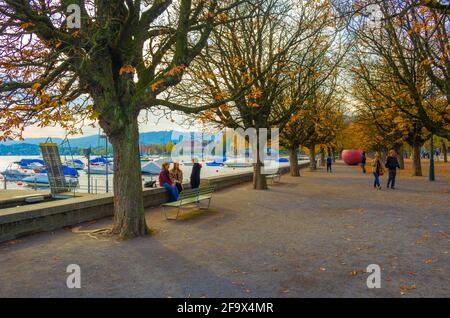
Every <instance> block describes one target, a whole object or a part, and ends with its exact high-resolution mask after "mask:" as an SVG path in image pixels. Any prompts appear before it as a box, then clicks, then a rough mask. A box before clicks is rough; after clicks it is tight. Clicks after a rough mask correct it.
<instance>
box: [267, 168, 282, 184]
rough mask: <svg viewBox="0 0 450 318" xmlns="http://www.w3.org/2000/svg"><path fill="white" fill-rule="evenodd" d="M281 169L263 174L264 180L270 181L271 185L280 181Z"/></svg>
mask: <svg viewBox="0 0 450 318" xmlns="http://www.w3.org/2000/svg"><path fill="white" fill-rule="evenodd" d="M281 174H282V173H281V168H280V169H278V170H277V171H275V172H274V173H269V174H264V176H265V177H266V179H270V180H272V183H274V182H275V180H278V182H280V181H281Z"/></svg>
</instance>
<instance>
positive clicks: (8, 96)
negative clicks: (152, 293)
mask: <svg viewBox="0 0 450 318" xmlns="http://www.w3.org/2000/svg"><path fill="white" fill-rule="evenodd" d="M240 4H241V1H231V0H230V1H218V0H179V1H177V2H173V1H172V0H154V1H141V0H135V1H132V0H122V1H120V0H109V1H106V0H99V1H85V0H61V1H50V0H47V1H45V0H42V1H41V0H30V1H23V0H4V1H0V18H1V22H0V23H1V24H0V42H1V43H2V47H1V49H0V58H1V62H0V74H1V75H0V110H1V112H0V128H1V130H2V134H3V135H2V138H10V137H20V136H21V133H22V131H23V129H24V127H25V126H27V125H31V124H38V125H40V126H45V125H49V124H53V123H55V122H57V123H60V124H61V125H62V126H63V127H65V128H67V129H69V130H70V131H74V130H75V125H74V122H76V121H82V120H84V119H86V118H91V119H95V120H98V123H99V125H100V126H101V128H102V129H103V130H104V132H105V133H106V135H107V136H108V137H109V140H110V141H111V143H112V145H113V148H114V165H115V171H114V190H115V191H114V212H115V213H114V215H115V223H114V229H113V233H116V234H119V235H120V236H121V237H123V238H131V237H135V236H140V235H145V234H146V233H147V232H148V229H147V225H146V222H145V218H144V208H143V201H142V183H141V175H140V174H141V170H140V161H139V142H138V115H139V113H140V112H141V110H143V109H148V108H151V107H155V106H159V105H163V106H166V107H168V108H170V109H171V110H181V111H186V112H189V113H194V112H198V111H202V110H205V109H207V108H208V107H211V106H216V105H215V104H214V103H213V105H203V106H199V107H195V108H193V107H185V106H183V105H179V104H176V103H173V102H171V101H169V100H167V98H166V97H167V95H164V94H163V93H165V92H166V91H167V90H168V89H169V88H171V87H173V86H175V85H177V84H179V83H180V82H181V80H182V76H183V74H184V73H185V71H186V69H187V68H188V67H189V65H190V64H191V63H192V62H193V60H194V59H195V58H196V57H197V56H198V55H199V54H200V52H201V51H202V50H203V48H204V47H205V46H206V45H207V44H208V42H207V41H208V38H209V36H210V33H211V32H212V30H213V29H214V28H215V27H216V26H217V25H219V24H221V23H226V20H227V18H226V12H227V11H228V10H229V9H231V8H234V7H236V6H238V5H240ZM69 6H70V8H71V10H75V12H77V10H76V8H78V9H79V13H80V25H79V27H80V28H77V29H73V28H71V27H72V25H71V24H72V22H74V21H72V18H74V17H72V15H68V16H67V17H66V13H67V12H68V8H69ZM74 8H75V9H74ZM75 20H76V16H75ZM223 102H224V101H220V102H218V103H217V105H219V104H222V103H223Z"/></svg>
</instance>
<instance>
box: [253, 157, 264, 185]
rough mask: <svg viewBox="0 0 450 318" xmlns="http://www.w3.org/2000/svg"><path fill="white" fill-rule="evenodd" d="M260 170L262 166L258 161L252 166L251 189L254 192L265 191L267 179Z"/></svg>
mask: <svg viewBox="0 0 450 318" xmlns="http://www.w3.org/2000/svg"><path fill="white" fill-rule="evenodd" d="M262 168H263V164H262V163H261V162H260V161H259V160H258V162H257V163H255V164H254V165H253V189H255V190H266V189H267V179H266V176H265V175H263V174H262V173H261V170H262Z"/></svg>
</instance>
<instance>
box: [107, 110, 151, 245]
mask: <svg viewBox="0 0 450 318" xmlns="http://www.w3.org/2000/svg"><path fill="white" fill-rule="evenodd" d="M123 126H124V130H123V132H122V134H120V135H114V136H111V137H110V139H111V143H112V145H113V148H114V228H113V233H114V234H118V235H119V236H120V237H121V238H124V239H130V238H134V237H138V236H143V235H146V234H148V232H149V230H148V227H147V224H146V221H145V215H144V203H143V199H142V179H141V163H140V158H139V128H138V121H137V118H130V119H129V120H128V121H127V122H126V123H124V124H123Z"/></svg>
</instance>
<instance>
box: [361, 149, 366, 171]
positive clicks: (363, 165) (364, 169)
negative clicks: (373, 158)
mask: <svg viewBox="0 0 450 318" xmlns="http://www.w3.org/2000/svg"><path fill="white" fill-rule="evenodd" d="M366 162H367V158H366V152H365V151H363V153H362V155H361V169H362V172H363V173H366Z"/></svg>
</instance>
